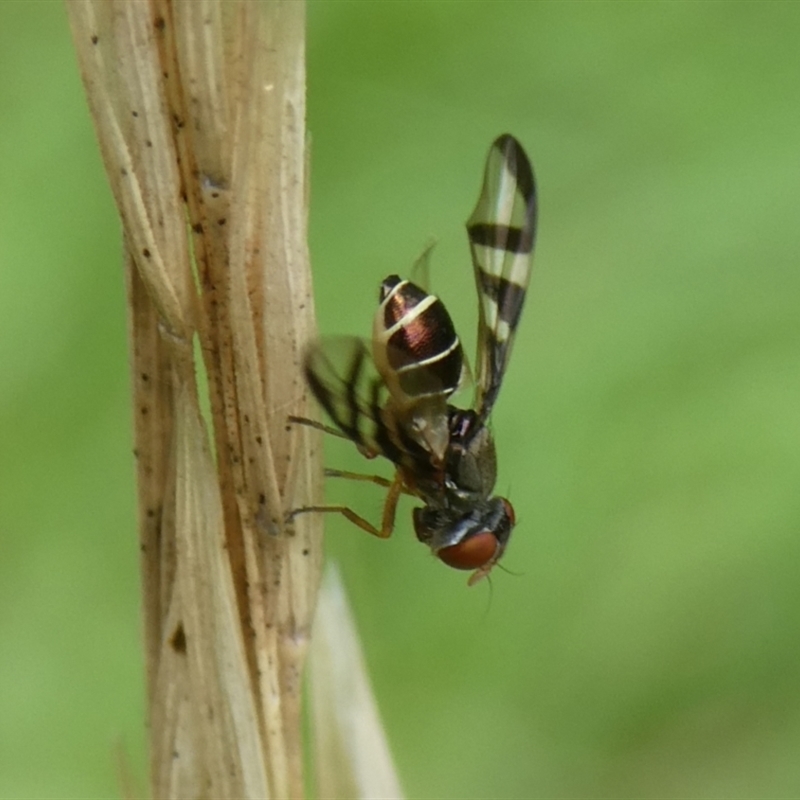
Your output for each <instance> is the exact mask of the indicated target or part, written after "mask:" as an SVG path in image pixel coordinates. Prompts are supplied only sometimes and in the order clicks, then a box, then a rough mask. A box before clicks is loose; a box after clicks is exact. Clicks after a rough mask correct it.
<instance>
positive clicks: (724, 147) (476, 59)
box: [0, 0, 800, 798]
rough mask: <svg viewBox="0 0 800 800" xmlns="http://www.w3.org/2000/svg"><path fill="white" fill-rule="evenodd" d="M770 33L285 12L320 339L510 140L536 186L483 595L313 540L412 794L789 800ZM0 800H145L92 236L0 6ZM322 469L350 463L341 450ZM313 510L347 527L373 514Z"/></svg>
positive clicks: (792, 233)
mask: <svg viewBox="0 0 800 800" xmlns="http://www.w3.org/2000/svg"><path fill="white" fill-rule="evenodd" d="M798 37H800V5H797V4H789V3H785V4H779V3H773V4H761V3H727V4H723V3H648V4H623V3H619V4H605V3H592V4H575V3H563V4H561V3H548V4H544V3H519V2H499V1H498V0H495V2H482V3H480V2H464V3H453V2H406V3H389V2H384V3H372V4H367V3H360V2H314V3H312V4H311V7H310V10H309V45H308V49H309V126H310V130H311V132H312V136H313V141H312V147H313V149H312V155H313V180H312V228H311V246H312V255H313V262H314V269H315V273H316V276H317V281H318V283H317V298H318V311H319V319H320V328H321V330H322V331H323V332H326V333H337V332H338V333H344V332H347V333H360V334H362V335H368V333H369V330H370V325H371V316H372V313H373V310H374V304H375V298H376V292H377V286H378V283H379V282H380V280H381V279H382V278H383V277H384V276H385V275H386V274H389V273H392V272H403V271H405V270H406V269H407V268H408V267H409V266H410V265H411V263H412V262H413V261H414V259H415V258H416V256H417V255H418V254H419V252H420V251H421V250H422V248H423V247H424V245H425V242H426V241H427V239H428V238H429V237H430V236H436V237H437V238H438V240H439V244H438V247H437V248H436V250H435V253H434V264H433V273H434V288H435V289H436V291H437V292H438V293H439V294H441V296H442V297H443V298H444V299H445V301H446V302H447V304H448V306H449V307H450V308H451V310H452V313H453V315H454V317H455V319H456V321H457V323H458V324H459V327H460V329H461V330H462V331H463V338H464V339H465V341H467V342H468V346H469V347H472V346H474V321H475V311H476V308H475V297H474V290H473V286H472V275H471V272H470V266H469V259H468V250H467V245H466V237H465V234H464V228H463V224H464V220H465V219H466V217H467V215H468V214H469V212H470V211H471V209H472V205H473V203H474V201H475V198H476V193H477V191H478V188H479V183H480V176H481V169H482V164H483V159H484V156H485V152H486V149H487V148H488V145H489V143H490V141H491V140H492V138H493V137H494V136H496V135H497V134H499V133H501V132H503V131H505V130H509V131H511V132H513V133H514V134H516V135H517V136H518V137H519V138H520V139H521V140H522V141H523V143H524V144H525V145H526V148H527V149H528V151H529V153H530V154H531V157H532V158H533V160H534V162H535V166H536V170H537V176H538V180H539V185H540V197H541V216H540V236H539V243H538V251H537V256H536V272H535V275H534V280H533V283H532V290H531V293H530V297H529V302H528V305H527V310H526V314H525V318H524V321H523V323H522V327H521V331H520V335H519V340H518V342H517V345H516V348H515V355H514V359H513V361H512V365H511V370H510V373H509V376H508V379H507V382H506V385H505V387H504V390H503V394H502V396H501V399H500V402H499V404H498V407H497V410H496V413H495V415H494V416H495V418H494V428H495V431H496V435H497V440H498V449H499V455H500V481H499V485H498V490H499V491H502V492H504V493H505V492H508V493H509V495H510V497H511V498H512V500H513V502H514V504H515V506H516V509H517V515H518V518H519V520H520V522H519V526H518V529H517V531H516V533H515V536H514V539H513V540H512V544H511V547H510V548H509V553H508V556H507V558H506V559H505V565H506V566H507V568H508V570H510V571H512V572H513V573H518V574H511V575H509V574H505V573H503V572H501V571H499V570H498V571H497V572H496V573H495V574H494V576H493V582H492V585H491V586H489V585H487V584H485V583H484V584H481V585H479V587H476V588H475V589H471V590H467V588H466V587H465V585H464V581H465V575H462V574H460V573H456V572H452V571H449V570H447V569H446V568H445V567H443V566H442V565H440V564H439V563H437V562H435V561H434V560H433V559H432V558H431V557H430V556H429V554H428V553H427V551H426V550H425V549H424V548H423V547H421V546H420V545H418V544H417V543H416V542H415V541H414V537H413V533H412V532H411V526H410V507H411V504H408V505H407V506H405V507H403V508H402V509H401V515H400V521H399V524H398V530H397V533H396V535H395V537H394V538H393V539H392V540H391V541H390V542H380V541H377V540H373V539H371V538H370V537H368V536H365V535H363V534H361V533H360V532H359V531H357V530H355V529H353V528H351V527H349V526H348V525H347V524H346V523H345V522H343V521H340V520H337V519H334V520H331V521H330V524H329V527H328V549H329V552H330V553H331V555H333V556H334V557H336V558H337V559H338V560H339V561H340V563H341V566H342V570H343V572H344V575H345V578H346V581H347V583H348V585H349V587H350V590H351V592H352V595H353V599H354V603H355V606H356V611H357V615H358V617H359V621H360V624H361V628H362V634H363V636H364V640H365V646H366V650H367V655H368V658H369V661H370V664H371V666H372V669H373V676H374V682H375V687H376V691H377V693H378V697H379V700H380V703H381V707H382V711H383V715H384V719H385V721H386V724H387V727H388V730H389V736H390V739H391V740H392V742H393V745H394V748H395V755H396V759H397V762H398V765H399V768H400V772H401V776H402V777H403V780H404V782H405V785H406V789H407V792H408V796H409V797H411V798H416V797H428V798H463V797H475V798H477V797H485V798H489V797H491V798H497V797H503V798H511V797H516V798H531V797H589V796H591V797H616V798H619V797H692V798H712V797H726V798H732V797H741V798H745V797H752V798H763V797H773V798H774V797H798V796H800V759H798V757H797V753H798V751H799V750H800V682H798V673H799V671H800V636H799V635H798V625H800V580H798V567H800V537H798V532H799V529H800V503H799V502H798V500H797V498H798V491H797V486H798V482H800V363H799V361H800V360H799V359H798V354H800V319H798V298H800V269H798V255H799V254H800V226H799V225H798V223H797V209H798V207H800V180H798V176H799V175H800V148H798V141H800V103H798V95H797V91H798V85H800V48H798V46H797V42H798ZM0 76H1V77H0V108H2V110H3V111H2V125H0V158H1V159H2V164H3V177H2V188H3V191H2V192H0V376H1V380H0V441H1V444H0V643H2V644H1V646H2V652H3V656H2V658H0V796H2V797H9V798H11V797H14V798H18V797H31V798H32V797H60V798H63V797H82V798H83V797H101V796H102V797H105V796H114V795H117V794H119V793H120V788H119V779H118V775H117V766H116V762H117V760H118V753H119V752H122V753H124V756H123V759H124V761H125V762H126V763H127V764H128V765H129V768H130V769H131V770H132V772H133V774H134V775H135V776H137V777H136V780H137V781H139V782H140V783H141V785H144V783H145V782H144V777H143V776H144V764H145V756H144V732H143V722H142V719H143V681H142V667H141V655H140V652H139V622H138V574H137V545H136V537H135V528H134V501H133V498H134V489H133V485H132V479H133V469H132V458H131V455H130V450H131V436H130V411H129V408H128V390H127V386H128V376H127V361H126V359H127V356H126V342H125V325H126V322H125V303H124V293H123V285H122V272H121V269H120V245H119V225H118V223H117V221H116V218H115V213H114V211H113V208H112V204H111V200H110V195H109V191H108V188H107V186H106V182H105V178H104V176H103V173H102V169H101V165H100V161H99V156H98V153H97V149H96V145H95V141H94V136H93V131H92V129H91V125H90V122H89V118H88V113H87V110H86V106H85V101H84V97H83V93H82V89H81V86H80V82H79V79H78V75H77V70H76V67H75V60H74V56H73V54H72V51H71V44H70V40H69V34H68V30H67V25H66V20H65V14H64V10H63V8H62V6H61V5H60V4H59V3H23V2H8V1H7V2H4V3H2V4H0ZM329 463H331V465H336V466H340V467H343V468H351V469H358V468H360V467H362V466H363V465H362V464H361V463H360V461H359V460H358V458H357V456H356V455H355V454H353V452H352V448H348V447H347V445H346V444H345V443H338V442H334V443H332V444H331V446H330V448H329ZM329 492H330V496H331V497H337V498H341V499H343V500H345V501H347V502H349V503H351V504H352V505H353V506H354V507H355V508H357V509H359V510H361V511H362V512H363V513H366V514H370V515H373V516H377V514H378V513H379V509H380V504H381V494H380V492H379V490H377V489H375V488H374V487H365V486H356V487H351V486H342V485H331V486H330V487H329Z"/></svg>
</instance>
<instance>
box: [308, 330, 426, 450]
mask: <svg viewBox="0 0 800 800" xmlns="http://www.w3.org/2000/svg"><path fill="white" fill-rule="evenodd" d="M370 349H371V348H370V345H369V344H368V343H367V342H366V341H364V340H363V339H359V338H358V337H356V336H336V337H327V338H324V339H321V340H319V341H317V342H315V343H314V344H312V345H311V346H310V347H309V349H308V350H307V352H306V356H305V363H304V370H305V375H306V381H307V382H308V385H309V388H310V389H311V391H312V393H313V394H314V396H315V397H316V398H317V400H318V401H319V403H320V405H321V406H322V407H323V409H325V412H326V413H327V414H328V416H329V417H330V418H331V420H332V421H333V423H334V424H335V425H336V427H337V428H339V430H340V431H341V432H342V433H343V434H344V435H345V436H346V437H347V438H348V439H351V440H352V441H353V442H354V443H355V445H356V446H357V447H358V449H359V450H360V451H361V452H362V453H363V454H364V455H366V456H368V457H370V458H371V457H374V456H377V455H382V456H385V457H386V458H388V459H389V460H390V461H392V462H393V463H395V464H397V465H401V464H402V465H408V464H409V462H416V461H417V460H422V461H423V462H425V461H428V460H429V459H430V453H429V452H428V450H427V449H426V448H425V447H423V444H422V442H421V441H420V440H419V438H418V437H416V436H415V435H414V431H413V430H411V429H409V428H408V427H407V426H405V425H404V424H402V422H401V419H400V418H399V417H398V415H397V413H396V411H395V409H394V406H393V403H392V399H391V395H390V393H389V390H388V388H387V386H386V383H385V382H384V380H383V378H382V377H381V376H380V375H379V374H378V371H377V369H376V367H375V362H374V361H373V359H372V355H371V353H370Z"/></svg>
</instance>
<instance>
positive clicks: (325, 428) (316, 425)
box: [288, 416, 388, 485]
mask: <svg viewBox="0 0 800 800" xmlns="http://www.w3.org/2000/svg"><path fill="white" fill-rule="evenodd" d="M288 420H289V422H294V423H295V424H296V425H305V426H307V427H309V428H313V429H314V430H315V431H322V432H323V433H327V434H330V435H331V436H337V437H338V438H339V439H345V440H346V441H348V442H352V443H353V444H354V445H355V446H356V449H357V450H358V452H359V453H361V455H363V456H365V457H366V458H375V457H376V456H377V455H378V453H376V452H375V451H374V450H370V449H369V448H368V447H366V446H364V445H361V444H359V443H358V442H357V441H355V440H354V439H353V437H352V436H348V435H347V434H346V433H343V432H342V431H340V430H339V429H338V428H333V427H331V426H330V425H325V424H324V423H322V422H317V420H315V419H309V418H308V417H295V416H289V417H288ZM352 474H353V473H347V476H346V477H350V476H351V475H352ZM343 477H345V476H343ZM387 485H388V484H387Z"/></svg>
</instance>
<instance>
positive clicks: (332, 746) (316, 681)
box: [309, 567, 403, 800]
mask: <svg viewBox="0 0 800 800" xmlns="http://www.w3.org/2000/svg"><path fill="white" fill-rule="evenodd" d="M309 661H310V667H311V669H310V673H311V704H312V705H311V713H312V720H313V731H314V752H315V761H316V776H317V795H318V797H319V798H320V800H336V799H337V798H345V797H346V798H352V799H353V800H356V799H358V800H379V799H380V800H394V799H395V798H398V799H399V798H402V797H403V791H402V789H401V788H400V781H399V779H398V777H397V772H396V770H395V767H394V763H393V761H392V755H391V752H390V750H389V744H388V742H387V740H386V734H385V733H384V730H383V726H382V724H381V720H380V715H379V713H378V707H377V704H376V702H375V698H374V696H373V694H372V687H371V686H370V682H369V674H368V673H367V668H366V664H365V662H364V655H363V653H362V652H361V645H360V643H359V640H358V633H357V632H356V627H355V622H354V621H353V615H352V612H351V611H350V607H349V605H348V602H347V596H346V594H345V591H344V586H343V585H342V582H341V579H340V577H339V573H338V571H337V570H336V569H334V568H332V567H331V568H329V569H328V570H327V571H326V573H325V578H324V580H323V583H322V591H321V592H320V598H319V608H318V609H317V618H316V621H315V622H314V639H313V643H312V646H311V657H310V659H309Z"/></svg>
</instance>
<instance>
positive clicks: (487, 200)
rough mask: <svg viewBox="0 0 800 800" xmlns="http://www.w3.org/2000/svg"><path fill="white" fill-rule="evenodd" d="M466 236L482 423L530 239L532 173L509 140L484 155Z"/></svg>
mask: <svg viewBox="0 0 800 800" xmlns="http://www.w3.org/2000/svg"><path fill="white" fill-rule="evenodd" d="M467 235H468V236H469V243H470V249H471V250H472V266H473V268H474V270H475V282H476V284H477V289H478V297H479V308H480V317H479V322H478V356H477V363H476V365H475V374H476V397H475V409H476V411H477V413H478V416H479V418H480V419H481V420H485V419H486V418H487V417H488V416H489V413H490V411H491V409H492V406H493V405H494V403H495V400H496V399H497V394H498V392H499V391H500V385H501V383H502V380H503V374H504V372H505V370H506V367H507V366H508V360H509V357H510V355H511V346H512V344H513V342H514V334H515V332H516V329H517V325H518V323H519V318H520V314H521V313H522V306H523V303H524V302H525V293H526V291H527V288H528V280H529V278H530V271H531V259H532V257H533V245H534V240H535V238H536V183H535V180H534V177H533V169H532V168H531V164H530V161H529V160H528V156H527V155H526V154H525V151H524V150H523V149H522V145H521V144H520V143H519V142H518V141H517V140H516V139H515V138H514V137H513V136H511V135H510V134H507V133H506V134H503V135H502V136H500V137H499V138H497V139H496V140H495V141H494V142H493V143H492V146H491V148H490V149H489V155H488V157H487V159H486V172H485V174H484V179H483V188H482V190H481V196H480V198H479V199H478V205H477V206H476V207H475V210H474V211H473V212H472V216H470V218H469V220H467Z"/></svg>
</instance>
